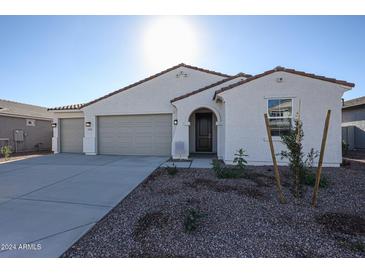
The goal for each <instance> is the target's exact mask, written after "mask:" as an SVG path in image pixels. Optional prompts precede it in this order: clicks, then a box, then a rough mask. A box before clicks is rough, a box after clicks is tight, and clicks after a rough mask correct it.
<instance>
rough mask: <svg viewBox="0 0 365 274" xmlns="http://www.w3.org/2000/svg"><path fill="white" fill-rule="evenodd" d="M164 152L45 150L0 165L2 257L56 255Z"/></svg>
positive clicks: (154, 165) (153, 166)
mask: <svg viewBox="0 0 365 274" xmlns="http://www.w3.org/2000/svg"><path fill="white" fill-rule="evenodd" d="M166 160H167V157H144V156H143V157H141V156H104V155H97V156H85V155H79V154H58V155H47V156H42V157H37V158H32V159H27V160H23V161H17V162H13V163H8V164H2V165H0V220H1V225H0V245H1V246H0V248H1V249H0V257H58V256H60V255H62V253H63V252H64V251H66V250H67V249H68V248H69V247H70V246H71V245H72V244H73V243H74V242H76V241H77V240H78V239H79V238H80V237H81V236H82V235H84V234H85V233H86V232H87V231H88V230H89V229H90V228H91V227H92V226H93V225H94V224H95V223H96V222H98V221H99V220H100V219H101V218H102V217H103V216H104V215H105V214H107V213H108V212H109V211H110V210H111V209H112V208H113V207H114V206H116V205H117V204H118V203H119V202H120V201H121V200H122V199H123V198H124V197H125V196H127V195H128V194H129V193H130V191H131V190H133V189H134V188H135V187H136V186H137V185H138V184H139V183H140V182H141V181H143V180H144V179H145V178H146V177H147V176H148V175H149V174H150V173H151V172H152V171H153V170H154V169H156V168H157V167H158V166H160V165H161V164H162V163H164V162H165V161H166Z"/></svg>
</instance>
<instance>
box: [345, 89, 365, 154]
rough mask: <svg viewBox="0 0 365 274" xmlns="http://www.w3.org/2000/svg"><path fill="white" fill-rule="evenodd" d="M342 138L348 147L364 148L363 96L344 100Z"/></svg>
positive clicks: (364, 113) (364, 117)
mask: <svg viewBox="0 0 365 274" xmlns="http://www.w3.org/2000/svg"><path fill="white" fill-rule="evenodd" d="M342 139H343V141H344V142H345V143H346V144H348V146H349V149H365V96H364V97H359V98H356V99H353V100H348V101H345V102H344V104H343V107H342Z"/></svg>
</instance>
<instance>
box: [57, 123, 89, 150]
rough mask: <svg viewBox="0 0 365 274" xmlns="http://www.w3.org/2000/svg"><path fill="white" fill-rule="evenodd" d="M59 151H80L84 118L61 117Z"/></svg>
mask: <svg viewBox="0 0 365 274" xmlns="http://www.w3.org/2000/svg"><path fill="white" fill-rule="evenodd" d="M60 130H61V133H60V137H61V152H71V153H82V152H83V149H82V142H83V137H84V119H83V118H72V119H71V118H70V119H61V122H60Z"/></svg>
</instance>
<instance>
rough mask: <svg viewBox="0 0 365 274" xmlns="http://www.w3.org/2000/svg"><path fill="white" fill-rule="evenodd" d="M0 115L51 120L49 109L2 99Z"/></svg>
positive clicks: (0, 100) (0, 101)
mask: <svg viewBox="0 0 365 274" xmlns="http://www.w3.org/2000/svg"><path fill="white" fill-rule="evenodd" d="M0 115H6V116H19V117H29V118H40V119H51V117H52V115H51V114H50V113H48V112H47V108H45V107H40V106H35V105H30V104H23V103H19V102H13V101H9V100H2V99H0Z"/></svg>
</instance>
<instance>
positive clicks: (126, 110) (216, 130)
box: [50, 64, 354, 166]
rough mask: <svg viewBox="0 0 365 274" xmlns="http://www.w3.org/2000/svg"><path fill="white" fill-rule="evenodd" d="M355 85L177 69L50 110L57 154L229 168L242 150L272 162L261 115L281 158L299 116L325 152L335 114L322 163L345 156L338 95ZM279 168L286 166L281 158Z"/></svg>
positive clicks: (292, 74) (301, 76)
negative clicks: (199, 157)
mask: <svg viewBox="0 0 365 274" xmlns="http://www.w3.org/2000/svg"><path fill="white" fill-rule="evenodd" d="M353 86H354V84H352V83H348V82H346V81H340V80H336V79H332V78H327V77H323V76H317V75H314V74H308V73H305V72H300V71H295V70H292V69H286V68H283V67H276V68H274V69H272V70H269V71H266V72H264V73H262V74H258V75H255V76H251V75H248V74H245V73H239V74H237V75H234V76H230V75H226V74H223V73H219V72H214V71H209V70H206V69H202V68H197V67H193V66H189V65H185V64H180V65H177V66H174V67H172V68H169V69H167V70H165V71H162V72H160V73H158V74H155V75H153V76H151V77H149V78H146V79H144V80H141V81H139V82H137V83H134V84H132V85H129V86H127V87H124V88H122V89H120V90H116V91H114V92H112V93H109V94H107V95H105V96H103V97H101V98H98V99H96V100H93V101H91V102H89V103H86V104H79V105H71V106H64V107H58V108H53V109H50V111H52V112H53V114H54V131H53V143H52V147H53V150H54V152H55V153H58V152H77V153H82V152H83V153H85V154H87V155H95V154H118V155H171V156H172V157H173V158H176V159H178V158H183V159H186V158H188V157H189V155H190V154H191V153H197V152H198V153H216V154H217V156H218V158H219V159H222V160H224V161H225V162H226V163H228V164H231V163H232V162H233V159H234V154H235V153H236V151H237V150H238V149H239V148H244V149H245V150H246V151H247V154H248V155H249V156H248V162H249V164H252V165H270V164H272V161H271V156H270V150H269V144H268V139H267V133H266V128H265V123H264V113H268V114H269V116H270V122H271V127H272V133H273V135H274V140H275V148H276V152H280V151H281V150H282V149H284V147H283V145H282V144H281V142H280V134H285V132H287V131H288V129H289V127H290V125H291V124H292V122H293V118H294V117H295V114H296V112H298V111H299V109H300V112H301V119H302V121H303V125H304V126H303V127H304V133H305V136H304V149H305V151H309V150H310V148H312V147H313V148H315V149H317V150H319V149H320V145H321V139H322V132H323V126H324V120H325V116H326V112H327V110H328V109H331V110H332V116H331V124H330V128H329V133H328V140H327V147H326V154H325V158H324V164H325V165H326V166H338V165H339V164H340V163H341V161H342V156H341V107H342V103H341V97H342V95H343V93H344V92H345V91H347V90H349V89H351V88H352V87H353ZM278 160H279V162H280V164H284V163H285V162H283V161H281V160H280V158H279V159H278Z"/></svg>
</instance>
